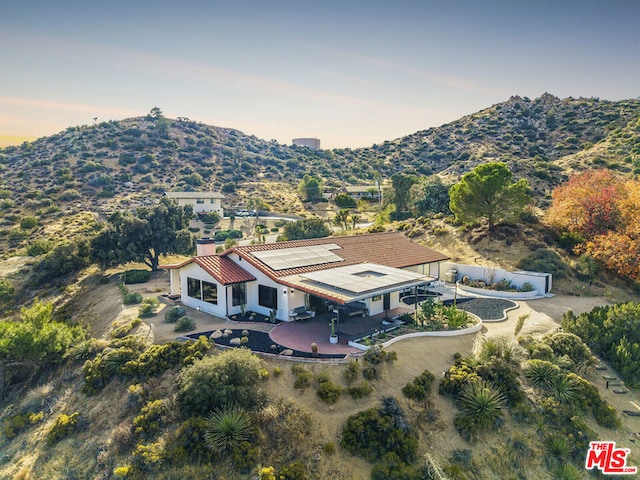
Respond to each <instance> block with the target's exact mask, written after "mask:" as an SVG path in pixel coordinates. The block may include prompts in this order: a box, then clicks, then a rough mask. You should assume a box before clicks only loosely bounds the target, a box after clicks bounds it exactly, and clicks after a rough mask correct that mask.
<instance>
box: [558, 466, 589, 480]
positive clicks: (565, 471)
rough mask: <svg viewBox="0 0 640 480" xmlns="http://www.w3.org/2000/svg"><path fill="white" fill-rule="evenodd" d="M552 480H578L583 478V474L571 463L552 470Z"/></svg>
mask: <svg viewBox="0 0 640 480" xmlns="http://www.w3.org/2000/svg"><path fill="white" fill-rule="evenodd" d="M552 475H553V478H554V479H555V480H580V479H581V478H584V476H583V472H581V471H580V470H579V469H578V467H576V466H575V465H573V464H571V463H565V464H562V465H559V466H557V467H556V468H554V469H553V473H552Z"/></svg>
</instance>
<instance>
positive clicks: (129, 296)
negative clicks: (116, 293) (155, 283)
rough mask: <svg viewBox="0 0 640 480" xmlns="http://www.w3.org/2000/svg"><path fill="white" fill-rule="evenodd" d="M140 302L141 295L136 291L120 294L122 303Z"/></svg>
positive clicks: (132, 303) (133, 303)
mask: <svg viewBox="0 0 640 480" xmlns="http://www.w3.org/2000/svg"><path fill="white" fill-rule="evenodd" d="M140 302H142V295H140V294H139V293H138V292H129V291H127V293H125V294H124V295H122V303H123V304H124V305H135V304H138V303H140Z"/></svg>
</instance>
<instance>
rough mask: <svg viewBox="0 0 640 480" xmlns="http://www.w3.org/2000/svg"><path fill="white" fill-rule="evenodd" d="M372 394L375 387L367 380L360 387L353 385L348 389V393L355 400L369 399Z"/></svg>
mask: <svg viewBox="0 0 640 480" xmlns="http://www.w3.org/2000/svg"><path fill="white" fill-rule="evenodd" d="M371 392H373V387H372V386H371V384H370V383H369V382H367V381H366V380H363V381H362V382H360V383H359V384H358V385H352V386H350V387H348V388H347V393H348V394H349V395H351V398H354V399H358V398H363V397H367V396H369V395H371Z"/></svg>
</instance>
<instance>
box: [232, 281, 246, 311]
mask: <svg viewBox="0 0 640 480" xmlns="http://www.w3.org/2000/svg"><path fill="white" fill-rule="evenodd" d="M231 297H232V298H233V306H234V307H237V306H238V305H244V304H246V303H247V284H246V283H236V284H235V285H232V287H231Z"/></svg>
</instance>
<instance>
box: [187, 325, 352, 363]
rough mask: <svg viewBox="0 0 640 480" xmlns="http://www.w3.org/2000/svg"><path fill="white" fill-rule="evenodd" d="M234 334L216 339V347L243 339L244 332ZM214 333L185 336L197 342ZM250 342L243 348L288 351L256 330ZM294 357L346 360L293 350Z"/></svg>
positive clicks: (234, 330)
mask: <svg viewBox="0 0 640 480" xmlns="http://www.w3.org/2000/svg"><path fill="white" fill-rule="evenodd" d="M231 331H232V332H233V333H232V334H231V335H229V336H228V337H220V338H216V339H215V343H216V345H223V346H227V347H228V346H231V344H230V341H231V339H232V338H241V337H242V330H240V329H231ZM212 333H213V331H210V332H200V333H191V334H189V335H185V336H186V337H189V338H193V339H195V340H197V339H198V337H200V336H201V335H205V336H206V337H209V335H211V334H212ZM248 338H249V342H248V343H245V344H244V345H242V347H246V348H249V349H250V350H251V351H253V352H264V353H273V354H278V353H280V352H281V351H283V350H286V349H287V347H285V346H283V345H280V344H277V343H276V342H274V341H273V340H272V339H271V337H270V336H269V334H268V333H265V332H257V331H255V330H250V331H249V337H248ZM272 345H275V346H276V350H275V351H274V350H273V349H272V348H271V346H272ZM292 356H293V357H304V358H344V354H341V355H337V354H318V355H317V356H316V357H312V356H311V354H310V353H309V352H301V351H299V350H293V355H292Z"/></svg>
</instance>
